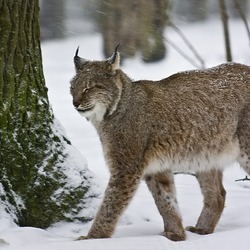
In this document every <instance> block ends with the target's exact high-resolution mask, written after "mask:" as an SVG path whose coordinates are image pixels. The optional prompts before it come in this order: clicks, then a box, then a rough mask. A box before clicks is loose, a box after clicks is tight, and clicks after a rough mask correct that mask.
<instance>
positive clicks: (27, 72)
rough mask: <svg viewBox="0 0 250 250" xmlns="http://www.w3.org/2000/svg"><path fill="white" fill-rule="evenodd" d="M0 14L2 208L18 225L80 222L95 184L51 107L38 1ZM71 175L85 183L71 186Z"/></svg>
mask: <svg viewBox="0 0 250 250" xmlns="http://www.w3.org/2000/svg"><path fill="white" fill-rule="evenodd" d="M0 13H1V14H0V146H1V150H0V200H1V202H0V204H1V205H0V206H2V209H3V208H4V209H5V210H6V211H7V212H8V213H10V214H11V215H12V216H13V218H14V219H15V221H16V223H18V224H19V225H21V226H37V227H42V228H44V227H48V226H49V225H51V223H54V222H57V221H61V220H72V219H74V217H77V215H78V212H79V211H80V210H81V209H83V204H84V202H83V201H84V198H85V197H86V196H88V195H90V188H89V185H90V180H89V178H88V177H86V176H85V175H86V174H87V172H86V169H85V168H80V167H79V166H75V165H74V164H73V163H71V161H72V157H71V156H70V153H69V152H68V151H67V149H68V148H69V147H71V146H70V142H69V141H68V140H67V139H66V138H65V137H64V136H63V135H62V133H61V132H60V129H59V126H58V125H57V124H56V122H55V120H54V116H53V113H52V110H51V108H50V105H49V101H48V96H47V88H46V86H45V80H44V76H43V67H42V57H41V49H40V41H39V38H40V31H39V0H32V1H30V0H0ZM83 166H84V162H83ZM69 168H71V169H69ZM67 171H73V173H74V174H76V175H78V176H80V177H81V178H82V179H81V181H79V183H78V184H71V183H68V182H69V181H70V178H69V177H68V176H67ZM71 173H72V172H71ZM71 181H72V180H71ZM73 181H74V180H73ZM79 219H81V220H83V221H84V220H88V219H89V218H79Z"/></svg>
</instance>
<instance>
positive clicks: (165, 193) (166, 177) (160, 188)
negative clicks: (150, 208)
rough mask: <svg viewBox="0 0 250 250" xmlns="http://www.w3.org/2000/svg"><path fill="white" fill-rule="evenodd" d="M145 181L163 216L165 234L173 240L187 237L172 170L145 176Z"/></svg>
mask: <svg viewBox="0 0 250 250" xmlns="http://www.w3.org/2000/svg"><path fill="white" fill-rule="evenodd" d="M145 181H146V183H147V185H148V188H149V190H150V191H151V193H152V196H153V198H154V200H155V203H156V206H157V208H158V210H159V212H160V214H161V216H162V218H163V222H164V232H163V233H162V235H163V236H165V237H167V238H169V239H170V240H173V241H182V240H185V239H186V233H185V230H184V228H183V226H182V219H181V216H180V213H179V209H178V204H177V200H176V197H175V186H174V177H173V174H172V172H167V171H166V172H161V173H157V174H152V175H147V176H145Z"/></svg>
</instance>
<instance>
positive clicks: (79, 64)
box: [74, 46, 85, 71]
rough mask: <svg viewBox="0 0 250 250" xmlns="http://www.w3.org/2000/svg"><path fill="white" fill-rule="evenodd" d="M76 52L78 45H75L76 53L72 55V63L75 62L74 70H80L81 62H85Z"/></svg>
mask: <svg viewBox="0 0 250 250" xmlns="http://www.w3.org/2000/svg"><path fill="white" fill-rule="evenodd" d="M78 52H79V46H78V47H77V49H76V53H75V56H74V64H75V68H76V71H78V70H80V69H81V68H82V65H83V63H84V62H85V60H84V59H83V58H81V57H79V56H78Z"/></svg>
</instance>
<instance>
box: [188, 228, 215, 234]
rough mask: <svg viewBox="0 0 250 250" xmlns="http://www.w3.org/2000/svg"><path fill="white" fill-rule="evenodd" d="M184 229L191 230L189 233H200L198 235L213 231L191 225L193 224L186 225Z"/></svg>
mask: <svg viewBox="0 0 250 250" xmlns="http://www.w3.org/2000/svg"><path fill="white" fill-rule="evenodd" d="M186 230H187V231H189V232H191V233H196V234H200V235H205V234H211V233H213V231H212V230H208V229H203V228H198V227H193V226H189V227H186Z"/></svg>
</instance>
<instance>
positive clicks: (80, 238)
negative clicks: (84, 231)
mask: <svg viewBox="0 0 250 250" xmlns="http://www.w3.org/2000/svg"><path fill="white" fill-rule="evenodd" d="M89 239H90V238H89V237H88V236H80V237H78V238H77V239H76V240H89Z"/></svg>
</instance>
